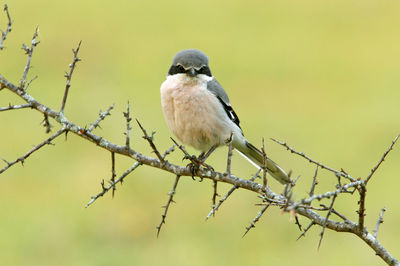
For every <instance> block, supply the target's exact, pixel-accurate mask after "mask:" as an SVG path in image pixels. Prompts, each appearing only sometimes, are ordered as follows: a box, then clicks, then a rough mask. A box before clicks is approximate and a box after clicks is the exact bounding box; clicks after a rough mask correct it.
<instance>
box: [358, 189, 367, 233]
mask: <svg viewBox="0 0 400 266" xmlns="http://www.w3.org/2000/svg"><path fill="white" fill-rule="evenodd" d="M358 191H359V192H360V200H359V201H358V204H359V205H360V208H359V209H358V211H357V213H358V230H360V232H361V231H363V229H364V217H365V195H366V193H367V188H366V187H365V185H364V184H362V185H360V187H359V189H358Z"/></svg>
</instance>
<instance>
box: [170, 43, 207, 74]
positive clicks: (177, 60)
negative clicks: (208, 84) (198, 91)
mask: <svg viewBox="0 0 400 266" xmlns="http://www.w3.org/2000/svg"><path fill="white" fill-rule="evenodd" d="M176 74H186V75H187V76H189V77H197V75H207V76H209V77H212V74H211V70H210V67H209V66H208V56H207V55H206V54H204V53H203V52H202V51H200V50H196V49H187V50H182V51H180V52H178V53H177V54H176V55H175V56H174V59H173V60H172V65H171V67H170V69H169V71H168V75H176Z"/></svg>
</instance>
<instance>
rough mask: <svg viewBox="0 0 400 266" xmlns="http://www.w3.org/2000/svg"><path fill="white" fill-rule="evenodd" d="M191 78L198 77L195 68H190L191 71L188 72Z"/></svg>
mask: <svg viewBox="0 0 400 266" xmlns="http://www.w3.org/2000/svg"><path fill="white" fill-rule="evenodd" d="M186 73H187V74H188V75H189V76H190V77H195V76H196V70H194V68H192V67H191V68H189V70H188V71H187V72H186Z"/></svg>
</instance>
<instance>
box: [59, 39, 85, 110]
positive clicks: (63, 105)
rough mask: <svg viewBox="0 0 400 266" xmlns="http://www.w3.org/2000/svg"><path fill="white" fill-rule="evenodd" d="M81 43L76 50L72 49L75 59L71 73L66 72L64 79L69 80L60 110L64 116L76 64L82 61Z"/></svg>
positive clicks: (70, 67) (71, 66)
mask: <svg viewBox="0 0 400 266" xmlns="http://www.w3.org/2000/svg"><path fill="white" fill-rule="evenodd" d="M81 43H82V41H80V42H79V44H78V47H77V48H76V49H72V53H73V54H74V59H73V60H72V63H71V64H70V65H69V72H65V75H64V77H65V78H66V79H67V82H66V84H65V91H64V97H63V100H62V103H61V109H60V113H62V114H64V108H65V104H66V102H67V97H68V92H69V87H71V78H72V74H73V73H74V70H75V67H76V63H78V62H79V61H81V60H82V59H80V58H79V57H78V53H79V49H80V48H81Z"/></svg>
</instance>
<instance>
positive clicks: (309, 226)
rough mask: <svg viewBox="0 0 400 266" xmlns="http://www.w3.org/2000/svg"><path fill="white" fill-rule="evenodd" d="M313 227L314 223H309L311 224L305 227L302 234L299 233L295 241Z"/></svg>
mask: <svg viewBox="0 0 400 266" xmlns="http://www.w3.org/2000/svg"><path fill="white" fill-rule="evenodd" d="M313 225H315V223H314V221H311V223H310V224H309V225H308V226H307V228H306V229H304V231H303V233H301V234H300V235H299V237H298V238H297V240H299V239H300V238H302V237H303V236H305V235H306V233H307V232H308V230H310V228H311V227H312V226H313Z"/></svg>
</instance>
